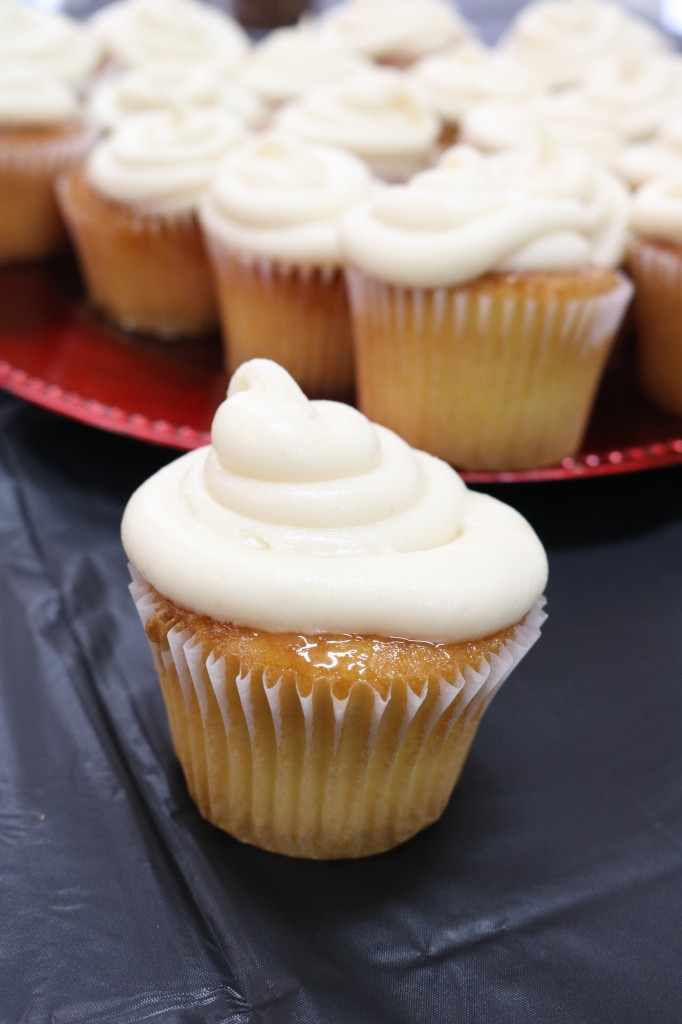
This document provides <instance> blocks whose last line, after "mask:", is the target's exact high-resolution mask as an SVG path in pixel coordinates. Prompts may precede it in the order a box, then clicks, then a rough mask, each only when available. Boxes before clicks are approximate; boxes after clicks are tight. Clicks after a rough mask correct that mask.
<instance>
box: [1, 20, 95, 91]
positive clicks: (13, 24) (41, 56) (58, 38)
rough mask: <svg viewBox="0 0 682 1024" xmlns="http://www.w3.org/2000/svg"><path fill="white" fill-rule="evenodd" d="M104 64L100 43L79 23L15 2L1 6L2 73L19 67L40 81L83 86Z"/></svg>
mask: <svg viewBox="0 0 682 1024" xmlns="http://www.w3.org/2000/svg"><path fill="white" fill-rule="evenodd" d="M101 60H102V51H101V47H100V45H99V43H98V41H97V39H96V38H95V37H94V36H93V35H92V33H90V32H89V31H88V30H87V28H84V27H83V26H82V25H81V24H79V23H78V22H76V21H73V20H72V19H71V18H66V17H63V16H62V15H60V14H48V13H47V12H45V11H38V10H35V9H34V8H31V7H27V6H25V5H23V4H20V3H15V2H14V0H2V2H0V69H6V68H7V67H9V66H11V65H13V64H20V65H23V66H24V67H25V68H26V69H27V70H28V71H31V72H33V74H34V75H35V76H36V78H37V79H40V78H42V77H43V76H44V77H45V78H46V79H47V80H49V81H53V80H56V81H59V82H63V83H65V84H67V85H70V86H80V85H82V84H83V83H84V82H86V81H87V80H88V79H89V78H90V77H91V76H92V75H93V73H94V72H95V71H96V70H97V68H98V67H99V65H100V63H101Z"/></svg>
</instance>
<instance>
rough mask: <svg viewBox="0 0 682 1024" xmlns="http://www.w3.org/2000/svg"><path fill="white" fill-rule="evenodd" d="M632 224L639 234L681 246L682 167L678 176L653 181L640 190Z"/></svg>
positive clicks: (635, 203) (634, 199)
mask: <svg viewBox="0 0 682 1024" xmlns="http://www.w3.org/2000/svg"><path fill="white" fill-rule="evenodd" d="M630 225H631V227H632V229H633V231H636V232H637V234H639V235H644V236H645V237H647V238H653V239H656V240H660V241H663V242H672V243H673V245H682V164H681V165H680V167H679V169H678V170H677V172H676V173H674V174H668V175H661V176H660V177H658V178H652V179H651V181H647V182H646V184H644V185H642V187H641V188H640V189H638V190H637V192H636V193H635V194H634V196H633V197H632V206H631V210H630Z"/></svg>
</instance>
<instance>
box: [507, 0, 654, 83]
mask: <svg viewBox="0 0 682 1024" xmlns="http://www.w3.org/2000/svg"><path fill="white" fill-rule="evenodd" d="M503 45H504V46H505V48H506V49H507V50H508V52H509V53H511V54H513V55H514V56H515V57H516V58H517V59H518V60H520V61H521V62H522V63H524V64H526V65H527V67H529V68H530V69H531V70H532V71H533V72H534V73H535V74H536V75H538V77H540V78H541V79H542V80H543V81H544V82H545V83H546V84H547V85H548V86H550V87H562V86H567V85H576V84H578V83H580V82H581V81H582V79H583V78H584V76H585V75H586V74H587V73H588V72H589V71H590V70H591V69H592V68H593V67H594V66H595V62H596V61H599V60H600V59H602V58H604V57H612V56H613V55H618V54H622V53H638V52H639V53H642V52H647V51H648V52H651V51H653V50H656V49H661V48H663V47H664V46H665V45H666V43H665V37H664V36H662V35H661V34H660V33H658V32H657V31H656V30H655V29H653V28H652V27H651V26H649V25H647V24H646V23H645V22H643V21H642V20H640V19H638V18H634V17H632V16H630V15H627V14H626V13H625V12H624V11H623V10H622V9H621V8H620V7H618V5H617V4H615V3H611V2H607V0H542V2H539V3H532V4H529V5H528V6H527V7H524V8H523V10H522V11H521V13H520V14H519V15H518V16H517V18H516V19H515V21H514V22H513V24H512V26H511V29H510V31H509V33H508V34H507V36H506V38H505V40H504V43H503Z"/></svg>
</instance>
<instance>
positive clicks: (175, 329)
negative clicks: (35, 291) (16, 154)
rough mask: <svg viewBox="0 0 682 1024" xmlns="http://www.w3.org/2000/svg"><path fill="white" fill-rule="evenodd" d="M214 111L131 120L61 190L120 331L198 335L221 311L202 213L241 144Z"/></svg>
mask: <svg viewBox="0 0 682 1024" xmlns="http://www.w3.org/2000/svg"><path fill="white" fill-rule="evenodd" d="M243 135H244V128H243V126H242V125H241V124H240V122H239V121H237V120H236V119H235V118H232V117H230V115H228V114H226V113H225V112H223V111H219V110H213V109H185V110H178V111H175V112H159V113H154V114H140V115H138V116H137V117H133V118H130V119H129V120H127V121H124V122H123V123H122V124H121V125H120V127H119V128H118V129H117V130H116V131H114V132H113V133H112V134H111V135H110V136H109V137H108V138H106V139H105V140H103V141H102V142H100V143H99V144H98V145H97V146H96V147H95V148H94V149H93V151H92V153H91V155H90V157H89V158H88V160H87V162H86V163H85V165H84V166H82V167H80V168H78V169H77V170H75V171H74V172H73V173H72V174H70V175H69V176H68V177H67V178H66V179H64V180H63V181H62V183H61V186H60V190H59V198H60V201H61V206H62V209H63V211H64V215H65V217H66V220H67V222H68V225H69V230H70V232H71V235H72V238H73V240H74V242H75V245H76V249H77V251H78V256H79V258H80V262H81V267H82V270H83V274H84V277H85V280H86V283H87V286H88V291H89V293H90V298H91V300H92V302H93V303H94V305H96V306H97V307H99V308H100V309H101V310H103V312H105V313H106V314H107V315H108V316H109V317H110V318H111V319H113V320H114V321H116V322H117V323H119V324H120V325H121V326H123V327H125V328H127V329H132V330H138V331H145V332H151V333H154V334H157V335H161V336H166V335H167V336H172V335H178V334H200V333H202V332H203V331H207V330H210V329H211V328H213V327H215V326H216V324H217V306H216V300H215V294H214V290H213V283H212V280H211V273H210V268H209V264H208V258H207V255H206V251H205V249H204V243H203V239H202V236H201V231H200V228H199V221H198V217H197V208H198V205H199V202H200V200H201V198H202V196H203V194H204V192H205V191H206V189H207V187H208V184H209V181H210V180H211V178H212V176H213V175H214V173H215V171H216V170H217V168H218V166H219V164H220V162H221V161H222V160H223V159H224V157H225V156H227V154H228V153H229V152H230V151H231V150H232V149H233V148H234V146H235V145H236V144H237V143H238V142H239V141H240V140H241V139H242V138H243Z"/></svg>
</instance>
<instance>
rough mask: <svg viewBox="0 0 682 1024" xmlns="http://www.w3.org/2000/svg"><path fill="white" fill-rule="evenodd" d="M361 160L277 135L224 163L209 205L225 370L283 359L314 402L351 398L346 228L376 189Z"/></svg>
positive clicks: (204, 212) (205, 221)
mask: <svg viewBox="0 0 682 1024" xmlns="http://www.w3.org/2000/svg"><path fill="white" fill-rule="evenodd" d="M371 189H372V179H371V176H370V173H369V171H368V170H367V168H366V167H365V166H364V164H363V163H361V161H359V160H358V159H356V158H355V157H354V156H352V155H351V154H349V153H344V152H343V151H341V150H335V149H332V148H331V147H325V146H318V145H315V144H313V143H307V142H302V141H301V140H299V139H297V138H296V137H295V136H288V135H285V134H284V133H270V134H265V135H261V136H259V137H256V138H254V139H252V140H250V141H249V142H247V143H246V144H245V145H244V146H243V147H242V148H241V149H239V150H238V151H237V152H235V154H234V155H233V156H232V157H231V158H230V159H228V160H226V161H225V163H224V164H223V166H222V168H221V169H220V172H219V174H218V175H217V177H216V179H215V181H214V182H213V185H212V187H211V189H210V192H209V193H208V195H207V197H206V200H205V201H204V203H203V204H202V208H201V221H202V225H203V228H204V231H205V234H206V237H207V240H208V244H209V250H210V254H211V260H212V264H213V269H214V273H215V279H216V287H217V293H218V300H219V303H220V310H221V319H222V324H223V337H224V341H225V344H226V363H225V365H226V368H227V370H228V372H229V373H233V372H234V371H235V370H236V368H237V367H238V366H239V365H240V364H241V363H243V362H245V361H246V360H247V359H251V358H253V357H255V356H265V357H267V358H270V359H276V360H277V361H278V362H279V363H281V365H282V366H284V367H285V368H286V369H287V370H288V371H289V373H291V374H292V376H293V377H294V378H295V379H296V380H297V382H298V383H299V385H300V386H301V387H302V388H303V390H304V391H305V392H306V393H307V394H309V395H312V396H315V397H332V396H335V397H339V396H341V397H343V396H346V397H347V396H349V395H352V391H353V379H354V374H353V353H352V342H351V328H350V317H349V311H348V299H347V295H346V286H345V281H344V276H343V270H342V263H343V261H342V257H341V246H340V241H339V223H340V220H341V217H342V216H343V214H344V213H346V211H347V210H348V209H350V208H351V207H352V206H354V205H355V204H357V203H359V202H361V201H362V200H363V199H365V198H366V197H367V196H368V195H369V194H370V192H371Z"/></svg>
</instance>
